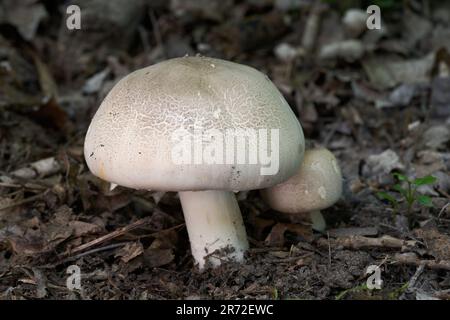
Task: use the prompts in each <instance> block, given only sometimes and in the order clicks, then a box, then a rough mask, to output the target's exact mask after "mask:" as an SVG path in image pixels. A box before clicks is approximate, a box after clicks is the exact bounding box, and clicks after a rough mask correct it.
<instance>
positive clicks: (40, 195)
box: [0, 191, 48, 211]
mask: <svg viewBox="0 0 450 320" xmlns="http://www.w3.org/2000/svg"><path fill="white" fill-rule="evenodd" d="M47 192H48V191H44V192H42V193H39V194H37V195H35V196H32V197H28V198H25V199H22V200H19V201H17V202H14V203H10V204H7V205H4V206H3V207H0V211H2V210H6V209H11V208H14V207H17V206H21V205H23V204H26V203H29V202H33V201H36V200H38V199H40V198H42V197H43V196H45V195H46V194H47Z"/></svg>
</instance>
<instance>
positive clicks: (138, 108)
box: [84, 56, 305, 191]
mask: <svg viewBox="0 0 450 320" xmlns="http://www.w3.org/2000/svg"><path fill="white" fill-rule="evenodd" d="M237 129H244V130H247V129H250V130H253V131H254V132H256V133H257V134H259V132H260V131H259V130H261V129H265V130H267V137H268V139H267V140H268V141H267V143H266V144H265V145H266V146H267V147H268V148H269V150H272V149H271V147H270V146H271V143H272V142H273V141H277V140H278V139H277V138H276V135H271V132H272V131H271V130H272V129H277V130H278V133H279V170H278V171H277V172H275V173H274V174H269V175H262V174H261V168H266V167H269V166H270V165H267V163H264V164H263V163H262V161H258V162H257V163H250V162H249V161H247V162H244V163H238V162H236V161H233V163H229V164H227V163H226V160H224V161H223V162H221V163H219V162H220V161H216V162H209V163H207V164H205V161H200V162H199V163H197V162H195V160H193V161H191V162H189V161H187V162H186V161H185V162H183V163H181V164H180V163H179V162H178V161H174V158H173V154H174V147H175V146H176V145H178V147H179V149H180V150H191V151H192V154H193V155H192V158H190V159H195V157H194V155H195V154H197V155H198V154H200V155H201V156H203V155H204V154H205V152H208V150H209V151H210V150H211V149H207V148H208V143H207V142H205V141H204V139H205V137H204V136H203V138H202V139H203V140H200V144H198V143H197V146H199V145H200V147H201V150H202V151H201V152H200V153H198V150H197V151H196V149H195V146H194V148H191V147H192V144H191V143H192V141H194V144H195V141H197V142H198V140H195V139H196V138H195V137H197V136H198V135H199V133H202V132H203V133H205V132H206V133H208V134H209V133H210V132H211V131H213V132H216V133H217V134H219V135H218V136H214V139H212V138H211V140H210V141H209V146H210V147H211V146H213V148H212V149H213V150H219V149H214V148H215V147H220V146H221V143H220V141H222V142H223V145H224V148H223V150H224V154H225V152H227V150H226V149H225V146H226V140H225V138H223V139H222V138H220V134H223V137H228V136H227V134H229V132H233V130H237ZM180 130H182V131H183V130H184V132H188V135H186V136H183V137H192V139H186V140H183V139H181V138H180V139H179V140H180V141H178V140H176V139H178V138H176V136H177V132H180ZM208 134H207V135H208ZM200 135H201V134H200ZM174 137H175V138H174ZM178 137H181V136H178ZM217 137H219V138H217ZM259 137H263V135H262V134H261V135H258V138H259ZM272 137H275V138H272ZM202 141H203V142H202ZM252 141H253V142H252ZM255 141H259V140H258V139H256V140H251V139H247V140H245V146H246V148H247V149H248V150H250V149H252V148H253V149H252V150H257V151H258V152H259V154H260V153H261V150H262V151H264V150H265V149H261V147H264V144H262V143H258V145H256V146H255V143H254V142H255ZM304 144H305V141H304V136H303V131H302V128H301V126H300V124H299V122H298V120H297V118H296V117H295V115H294V113H293V112H292V110H291V108H290V107H289V105H288V103H287V102H286V100H285V99H284V97H283V96H282V94H281V93H280V92H279V91H278V89H277V88H276V87H275V85H274V84H273V83H272V82H271V81H270V80H269V78H268V77H267V76H265V75H264V74H263V73H261V72H259V71H257V70H256V69H254V68H251V67H248V66H245V65H241V64H237V63H233V62H229V61H225V60H220V59H214V58H208V57H198V56H196V57H182V58H175V59H170V60H166V61H163V62H160V63H157V64H154V65H152V66H149V67H146V68H143V69H140V70H137V71H135V72H132V73H131V74H129V75H128V76H126V77H125V78H123V79H122V80H120V81H119V82H118V83H117V84H116V85H115V86H114V87H113V89H112V90H111V91H110V92H109V94H108V95H107V96H106V98H105V99H104V101H103V102H102V104H101V105H100V107H99V109H98V111H97V112H96V114H95V116H94V117H93V119H92V122H91V124H90V126H89V129H88V132H87V134H86V139H85V145H84V154H85V158H86V162H87V164H88V167H89V169H90V170H91V172H92V173H93V174H95V175H96V176H98V177H100V178H101V179H103V180H106V181H109V182H111V183H115V184H118V185H121V186H125V187H130V188H134V189H147V190H160V191H201V190H233V191H238V190H251V189H260V188H266V187H270V186H273V185H275V184H277V183H280V182H282V181H285V180H287V179H288V178H289V177H291V176H292V175H293V174H295V172H297V169H298V167H299V166H300V164H301V161H302V159H303V154H304ZM255 147H256V149H255ZM183 148H184V149H183ZM205 149H206V150H207V151H205ZM235 151H236V152H238V150H237V147H236V149H235ZM272 151H273V152H274V153H275V152H276V151H277V150H272ZM196 152H197V153H196ZM202 152H203V153H202ZM277 153H278V152H277ZM212 154H213V155H214V156H216V155H217V154H218V153H217V152H213V153H212ZM259 154H258V160H260V159H262V157H260V155H259ZM263 154H264V152H263ZM222 158H223V159H226V158H225V155H224V156H223V157H222ZM215 159H221V158H220V157H219V156H217V158H215ZM247 159H249V158H247Z"/></svg>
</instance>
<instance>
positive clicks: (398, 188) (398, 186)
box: [392, 184, 408, 197]
mask: <svg viewBox="0 0 450 320" xmlns="http://www.w3.org/2000/svg"><path fill="white" fill-rule="evenodd" d="M392 188H393V189H394V190H395V191H397V192H399V193H400V194H401V195H403V196H405V197H406V194H407V193H408V192H407V191H406V189H405V188H403V187H402V186H401V185H399V184H395V185H394V186H393V187H392Z"/></svg>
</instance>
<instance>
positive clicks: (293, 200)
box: [261, 149, 342, 231]
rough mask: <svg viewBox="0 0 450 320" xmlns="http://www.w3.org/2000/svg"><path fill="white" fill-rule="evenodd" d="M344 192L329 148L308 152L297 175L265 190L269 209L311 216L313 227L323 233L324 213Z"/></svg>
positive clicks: (338, 170) (264, 197)
mask: <svg viewBox="0 0 450 320" xmlns="http://www.w3.org/2000/svg"><path fill="white" fill-rule="evenodd" d="M341 193H342V175H341V170H340V168H339V166H338V163H337V161H336V158H335V156H334V155H333V154H332V153H331V152H330V151H328V150H327V149H311V150H306V151H305V156H304V159H303V163H302V165H301V167H300V169H299V171H298V172H297V174H295V175H294V176H292V177H291V178H290V179H289V180H287V181H285V182H283V183H281V184H278V185H276V186H273V187H270V188H267V189H264V190H261V195H262V197H263V199H264V200H265V201H266V202H267V203H268V204H269V206H270V207H271V208H272V209H274V210H277V211H280V212H284V213H291V214H292V213H304V214H306V213H309V215H310V219H311V222H312V228H313V229H314V230H317V231H323V230H325V228H326V223H325V220H324V218H323V216H322V214H321V212H320V210H322V209H325V208H328V207H330V206H331V205H333V204H334V203H335V202H336V201H337V200H338V199H339V197H340V196H341Z"/></svg>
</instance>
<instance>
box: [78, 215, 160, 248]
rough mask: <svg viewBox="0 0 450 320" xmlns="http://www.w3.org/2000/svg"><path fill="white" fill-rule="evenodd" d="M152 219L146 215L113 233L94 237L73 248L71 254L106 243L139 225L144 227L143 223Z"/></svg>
mask: <svg viewBox="0 0 450 320" xmlns="http://www.w3.org/2000/svg"><path fill="white" fill-rule="evenodd" d="M150 220H151V217H146V218H143V219H139V220H137V221H135V222H133V223H132V224H129V225H127V226H125V227H122V228H120V229H117V230H115V231H113V232H111V233H108V234H106V235H104V236H102V237H100V238H97V239H94V240H92V241H89V242H87V243H85V244H82V245H80V246H78V247H76V248H75V249H73V250H72V251H71V254H74V253H77V252H81V251H84V250H86V249H88V248H90V247H93V246H96V245H99V244H101V243H104V242H106V241H110V240H112V239H114V238H117V237H120V236H121V235H124V234H125V233H127V232H129V231H131V230H134V229H136V228H139V227H142V226H143V225H146V224H148V223H149V222H150Z"/></svg>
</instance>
